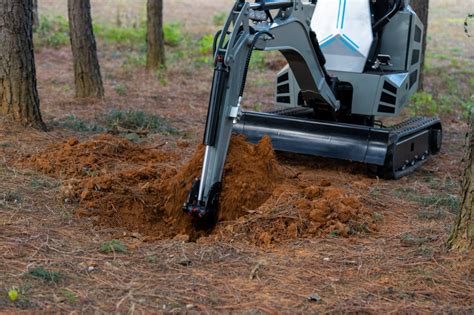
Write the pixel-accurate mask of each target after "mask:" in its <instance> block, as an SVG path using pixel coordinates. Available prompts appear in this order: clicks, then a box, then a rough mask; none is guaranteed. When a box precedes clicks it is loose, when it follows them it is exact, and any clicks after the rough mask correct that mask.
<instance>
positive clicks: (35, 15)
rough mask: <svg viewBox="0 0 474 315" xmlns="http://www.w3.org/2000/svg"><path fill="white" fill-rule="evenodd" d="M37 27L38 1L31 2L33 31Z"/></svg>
mask: <svg viewBox="0 0 474 315" xmlns="http://www.w3.org/2000/svg"><path fill="white" fill-rule="evenodd" d="M38 26H39V11H38V0H33V29H36V28H38Z"/></svg>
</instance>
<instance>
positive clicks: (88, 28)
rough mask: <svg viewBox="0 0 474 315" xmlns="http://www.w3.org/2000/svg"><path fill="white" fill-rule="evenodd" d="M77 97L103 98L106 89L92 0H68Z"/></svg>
mask: <svg viewBox="0 0 474 315" xmlns="http://www.w3.org/2000/svg"><path fill="white" fill-rule="evenodd" d="M68 15H69V33H70V37H71V48H72V55H73V59H74V82H75V85H76V97H102V96H104V87H103V84H102V77H101V74H100V67H99V60H98V58H97V45H96V42H95V37H94V32H93V29H92V18H91V5H90V0H68Z"/></svg>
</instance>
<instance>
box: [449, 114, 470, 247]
mask: <svg viewBox="0 0 474 315" xmlns="http://www.w3.org/2000/svg"><path fill="white" fill-rule="evenodd" d="M473 155H474V112H471V115H470V119H469V132H468V134H467V136H466V154H465V155H464V159H463V160H464V162H465V163H466V168H465V169H464V176H463V181H462V205H461V210H460V211H459V214H458V216H457V219H456V222H455V223H454V226H453V230H452V232H451V236H450V237H449V240H448V246H449V247H450V248H451V249H456V250H469V249H472V248H473V245H474V216H473V208H474V178H473V177H474V160H473Z"/></svg>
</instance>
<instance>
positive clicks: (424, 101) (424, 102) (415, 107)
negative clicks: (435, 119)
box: [409, 91, 438, 115]
mask: <svg viewBox="0 0 474 315" xmlns="http://www.w3.org/2000/svg"><path fill="white" fill-rule="evenodd" d="M409 109H410V110H411V112H412V115H419V114H421V113H429V114H431V115H434V114H436V113H437V111H438V104H437V103H436V102H435V100H434V99H433V95H432V94H430V93H428V92H424V91H421V92H417V93H415V94H414V95H413V97H412V99H411V105H410V107H409Z"/></svg>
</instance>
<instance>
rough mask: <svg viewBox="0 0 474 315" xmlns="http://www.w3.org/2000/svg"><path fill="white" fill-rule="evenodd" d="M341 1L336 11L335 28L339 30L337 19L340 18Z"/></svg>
mask: <svg viewBox="0 0 474 315" xmlns="http://www.w3.org/2000/svg"><path fill="white" fill-rule="evenodd" d="M341 1H342V0H339V8H338V9H337V21H336V28H339V17H340V16H341Z"/></svg>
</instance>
